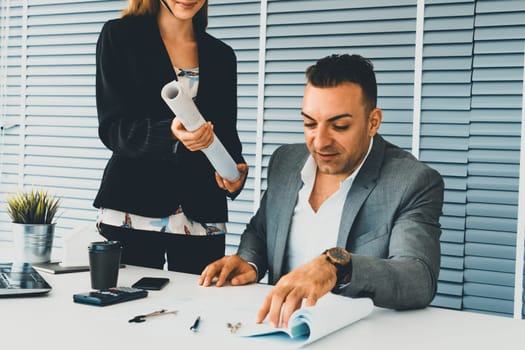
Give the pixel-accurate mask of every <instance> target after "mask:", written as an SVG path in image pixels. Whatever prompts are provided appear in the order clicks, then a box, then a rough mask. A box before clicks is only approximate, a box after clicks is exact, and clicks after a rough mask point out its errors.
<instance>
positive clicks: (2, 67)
mask: <svg viewBox="0 0 525 350" xmlns="http://www.w3.org/2000/svg"><path fill="white" fill-rule="evenodd" d="M0 4H1V9H0V11H1V12H0V21H1V25H0V29H1V33H0V45H1V49H0V108H1V109H0V116H1V118H0V126H1V128H2V130H0V206H1V207H2V208H5V207H6V205H7V203H6V193H7V192H9V191H11V190H12V189H16V188H18V184H19V182H20V176H19V173H20V166H21V163H20V157H21V154H22V152H23V150H22V149H21V148H20V147H19V144H20V123H21V120H20V116H21V112H22V100H21V98H22V93H23V91H22V86H23V82H22V64H23V59H22V54H23V52H22V46H23V41H24V40H23V38H22V32H23V25H24V23H23V11H24V8H23V4H22V1H7V0H2V1H1V3H0ZM10 242H11V220H10V219H9V217H8V216H7V212H6V211H5V210H0V247H7V248H6V249H9V248H8V247H10ZM1 260H2V255H1V254H0V261H1Z"/></svg>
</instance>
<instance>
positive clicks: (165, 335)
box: [0, 266, 525, 350]
mask: <svg viewBox="0 0 525 350" xmlns="http://www.w3.org/2000/svg"><path fill="white" fill-rule="evenodd" d="M42 276H43V277H44V278H45V279H46V280H47V281H48V282H49V283H50V284H51V285H52V286H53V290H52V291H51V293H50V294H49V295H48V296H44V297H33V298H17V299H0V332H1V335H2V340H0V348H1V349H2V350H3V349H6V350H7V349H9V350H10V349H68V350H71V349H75V350H76V349H91V350H93V349H124V350H126V349H130V350H131V349H140V350H146V349H148V350H149V349H192V350H197V349H228V350H230V349H243V350H252V349H272V350H274V349H284V348H289V345H286V343H283V342H280V341H275V340H270V341H268V340H265V339H262V338H258V339H253V338H238V337H235V336H233V335H231V334H230V333H228V331H227V329H226V326H225V323H226V322H237V321H239V320H241V319H247V320H250V319H251V320H253V319H254V318H255V313H256V310H257V309H258V308H259V306H260V305H261V303H262V300H263V298H264V296H265V295H266V294H267V292H268V291H269V288H270V286H266V285H257V284H254V285H249V286H243V287H223V288H215V287H209V288H204V287H200V286H198V285H197V279H198V277H197V276H194V275H186V274H181V273H174V272H168V271H162V270H153V269H145V268H139V267H134V266H128V267H126V268H123V269H121V270H120V275H119V285H122V286H130V285H131V284H132V283H133V282H135V281H136V280H137V279H138V278H139V277H142V276H167V277H169V278H170V279H171V282H170V283H169V284H168V286H166V287H165V288H164V289H163V290H162V291H151V292H150V294H149V296H148V297H147V298H145V299H140V300H134V301H130V302H125V303H121V304H116V305H111V306H106V307H96V306H89V305H82V304H77V303H73V301H72V300H73V299H72V295H73V294H74V293H80V292H87V291H89V290H90V281H89V272H82V273H72V274H64V275H50V274H46V273H42ZM162 308H164V309H168V310H172V309H176V310H179V314H177V315H165V316H161V317H157V318H153V319H150V320H148V321H146V322H144V323H128V320H129V319H130V318H132V317H133V316H135V315H139V314H145V313H149V312H152V311H155V310H158V309H162ZM197 315H200V316H201V319H202V322H201V325H200V328H199V331H198V332H197V333H192V332H191V331H190V330H189V327H190V325H191V324H192V323H193V321H194V319H195V318H196V316H197ZM524 344H525V321H524V320H514V319H510V318H504V317H498V316H490V315H483V314H476V313H469V312H461V311H453V310H445V309H438V308H426V309H424V310H416V311H405V312H397V311H392V310H386V309H380V308H376V309H374V311H373V312H372V314H371V315H369V316H368V317H367V318H365V319H363V320H361V321H358V322H357V323H355V324H352V325H350V326H348V327H346V328H343V329H342V330H339V331H337V332H335V333H333V334H331V335H329V336H328V337H326V338H323V339H321V340H319V341H317V342H314V343H312V344H310V345H309V346H307V347H306V348H308V349H323V350H330V349H338V348H340V347H341V346H343V347H344V348H349V349H351V348H354V349H382V350H383V349H388V350H395V349H403V350H404V349H417V350H420V349H425V350H432V349H439V350H442V349H444V348H448V349H476V350H480V349H491V350H499V349H505V350H507V349H523V348H524V346H525V345H524Z"/></svg>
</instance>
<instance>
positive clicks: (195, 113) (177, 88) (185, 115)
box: [160, 80, 241, 182]
mask: <svg viewBox="0 0 525 350" xmlns="http://www.w3.org/2000/svg"><path fill="white" fill-rule="evenodd" d="M160 95H161V96H162V99H163V100H164V102H166V104H167V105H168V106H169V107H170V109H171V110H172V111H173V113H175V116H176V117H177V118H179V120H180V121H181V122H182V125H184V127H185V128H186V130H188V131H194V130H197V129H198V128H199V127H200V126H201V125H202V124H204V123H205V122H206V121H205V120H204V118H203V117H202V115H201V114H200V112H199V110H198V109H197V106H195V103H193V100H192V98H191V97H190V96H189V95H188V94H187V92H186V90H185V89H184V88H183V86H182V85H181V84H180V83H179V82H178V81H177V80H174V81H172V82H170V83H168V84H166V85H164V87H163V88H162V90H161V92H160ZM202 152H204V154H205V155H206V157H208V160H209V161H210V163H211V165H212V166H213V167H214V168H215V170H216V171H217V172H218V173H219V175H220V176H221V177H223V178H225V179H226V180H228V181H232V182H233V181H236V180H238V179H239V177H240V175H241V174H240V173H239V171H238V170H237V165H236V164H235V161H234V160H233V158H232V157H231V156H230V154H229V153H228V151H226V148H224V146H223V144H222V143H221V141H220V140H219V138H218V137H217V135H215V133H214V134H213V142H212V143H211V145H209V146H208V148H206V149H203V150H202Z"/></svg>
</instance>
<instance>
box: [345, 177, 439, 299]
mask: <svg viewBox="0 0 525 350" xmlns="http://www.w3.org/2000/svg"><path fill="white" fill-rule="evenodd" d="M412 180H413V181H412ZM443 188H444V184H443V180H442V178H441V175H439V173H437V172H436V171H435V170H433V169H430V168H426V170H425V171H424V172H423V173H422V174H421V173H420V174H419V175H418V176H417V177H416V178H415V179H411V180H410V181H409V186H408V187H407V190H406V191H405V193H404V195H403V200H402V201H401V204H400V208H399V209H398V212H399V215H398V217H397V219H396V220H395V222H394V225H393V227H392V229H391V234H390V242H389V256H388V258H386V259H383V258H379V257H373V256H364V255H354V254H353V255H352V265H353V272H352V278H351V281H350V283H349V285H348V286H347V287H346V288H344V289H343V291H342V294H343V295H346V296H350V297H371V298H372V299H373V301H374V304H375V305H377V306H381V307H387V308H393V309H414V308H422V307H425V306H427V305H428V304H429V303H430V302H431V301H432V299H433V298H434V295H435V293H436V289H437V279H438V275H439V266H440V242H439V237H440V233H441V229H440V224H439V217H440V215H441V210H442V205H443Z"/></svg>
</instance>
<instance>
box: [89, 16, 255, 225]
mask: <svg viewBox="0 0 525 350" xmlns="http://www.w3.org/2000/svg"><path fill="white" fill-rule="evenodd" d="M197 43H198V50H199V89H198V93H197V98H196V104H197V107H198V109H199V111H200V112H201V114H202V115H203V117H204V118H205V119H206V120H209V121H211V122H212V123H213V125H214V131H215V134H216V135H217V137H218V138H219V139H220V140H221V142H222V143H223V144H224V146H225V147H226V149H227V150H228V152H229V153H230V154H231V156H232V157H233V159H234V160H235V162H236V163H244V162H245V161H244V159H243V156H242V146H241V142H240V140H239V136H238V134H237V126H236V124H237V62H236V57H235V53H234V52H233V50H232V48H231V47H229V46H228V45H226V44H225V43H223V42H222V41H220V40H218V39H216V38H214V37H212V36H211V35H209V34H207V33H204V32H203V33H198V34H197ZM96 60H97V75H96V88H97V91H96V92H97V112H98V119H99V129H98V130H99V136H100V139H101V140H102V142H103V143H104V145H106V147H108V148H109V149H110V150H111V151H112V152H113V154H112V156H111V159H109V162H108V164H107V166H106V169H105V171H104V175H103V178H102V182H101V185H100V189H99V191H98V194H97V196H96V198H95V201H94V204H93V205H94V206H95V207H97V208H100V207H104V208H111V209H116V210H121V211H126V212H130V213H134V214H139V215H143V216H150V217H164V216H167V215H170V214H172V213H174V211H175V210H176V209H177V208H178V206H179V205H181V206H182V208H183V210H184V212H185V213H186V214H187V215H188V216H189V217H191V218H192V219H194V220H196V221H199V222H226V221H227V220H228V210H227V202H226V195H227V192H226V191H224V190H221V189H220V188H219V187H218V186H217V184H216V182H215V176H214V173H215V171H214V169H213V167H212V166H211V164H210V163H209V161H208V159H207V158H206V156H205V155H204V154H203V153H202V152H190V151H189V150H188V149H186V148H185V147H184V145H182V143H179V144H178V145H177V147H175V143H176V142H175V141H174V139H173V137H172V134H171V130H170V125H171V121H172V119H173V118H174V115H173V113H172V112H171V110H170V109H169V107H168V106H167V105H166V104H165V102H164V101H163V100H162V98H161V96H160V91H161V89H162V87H163V86H164V85H165V84H166V83H168V82H170V81H173V80H174V79H176V78H177V77H176V74H175V71H174V69H173V67H172V65H171V62H170V59H169V56H168V53H167V51H166V48H165V46H164V44H163V42H162V39H161V36H160V32H159V29H158V25H157V21H156V18H155V17H152V16H130V17H125V18H122V19H114V20H110V21H108V22H107V23H105V24H104V27H103V28H102V31H101V33H100V36H99V39H98V42H97V53H96ZM237 194H238V192H237V193H235V194H229V195H230V196H231V197H232V198H234V197H235V196H236V195H237Z"/></svg>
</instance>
